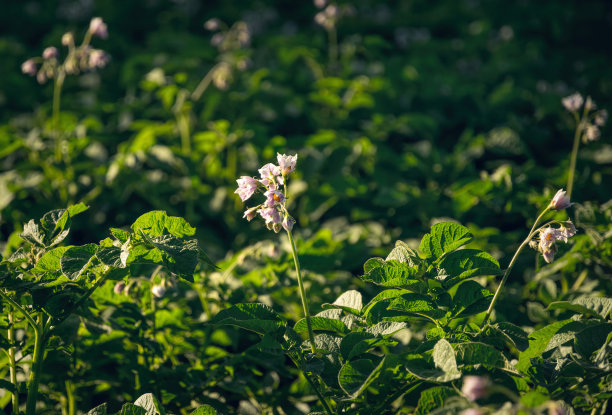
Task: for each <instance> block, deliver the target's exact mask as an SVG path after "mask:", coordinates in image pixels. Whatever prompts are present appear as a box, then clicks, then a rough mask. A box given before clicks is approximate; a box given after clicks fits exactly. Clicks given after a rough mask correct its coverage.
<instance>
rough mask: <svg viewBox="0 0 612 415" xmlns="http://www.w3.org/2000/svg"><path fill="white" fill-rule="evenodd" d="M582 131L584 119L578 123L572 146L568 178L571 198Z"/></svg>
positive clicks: (568, 195)
mask: <svg viewBox="0 0 612 415" xmlns="http://www.w3.org/2000/svg"><path fill="white" fill-rule="evenodd" d="M581 132H582V121H580V122H578V123H577V125H576V132H575V133H574V145H573V147H572V154H571V156H570V168H569V174H568V178H567V197H569V198H570V199H571V197H572V189H573V187H574V173H575V171H576V159H577V158H578V146H579V145H580V136H581V135H582V134H581Z"/></svg>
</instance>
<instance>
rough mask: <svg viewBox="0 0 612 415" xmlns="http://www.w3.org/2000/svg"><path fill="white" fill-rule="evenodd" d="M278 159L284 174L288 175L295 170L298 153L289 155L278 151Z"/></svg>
mask: <svg viewBox="0 0 612 415" xmlns="http://www.w3.org/2000/svg"><path fill="white" fill-rule="evenodd" d="M276 160H277V161H278V167H279V168H280V171H281V173H282V174H283V176H288V175H289V174H290V173H291V172H293V171H295V164H296V163H297V154H295V155H293V156H287V155H285V154H280V153H276Z"/></svg>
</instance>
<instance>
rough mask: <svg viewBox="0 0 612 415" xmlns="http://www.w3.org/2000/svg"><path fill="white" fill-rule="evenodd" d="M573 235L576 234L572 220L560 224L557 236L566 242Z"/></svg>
mask: <svg viewBox="0 0 612 415" xmlns="http://www.w3.org/2000/svg"><path fill="white" fill-rule="evenodd" d="M574 235H576V227H575V226H574V224H573V223H572V222H565V223H564V224H563V225H561V228H560V229H559V231H558V234H557V238H558V239H559V240H562V241H563V242H565V243H567V240H568V239H569V238H571V237H572V236H574Z"/></svg>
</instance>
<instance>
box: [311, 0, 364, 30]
mask: <svg viewBox="0 0 612 415" xmlns="http://www.w3.org/2000/svg"><path fill="white" fill-rule="evenodd" d="M314 5H315V6H316V7H317V8H318V9H321V11H319V12H318V13H317V14H315V17H314V21H315V23H317V24H318V25H320V26H323V27H324V28H325V30H327V31H329V30H333V29H334V28H335V27H336V25H337V23H338V20H340V19H341V18H342V17H343V16H348V15H352V14H354V13H355V10H354V9H353V8H352V7H351V6H344V7H342V8H340V7H338V5H336V4H333V3H329V4H328V2H327V0H314Z"/></svg>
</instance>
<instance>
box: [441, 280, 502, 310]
mask: <svg viewBox="0 0 612 415" xmlns="http://www.w3.org/2000/svg"><path fill="white" fill-rule="evenodd" d="M492 297H493V293H492V292H490V291H489V290H487V289H486V288H484V287H482V286H481V285H480V284H478V283H477V282H476V281H465V282H464V283H462V284H461V285H460V286H459V287H458V288H457V292H456V293H455V296H454V297H453V303H452V307H451V312H452V313H453V314H454V315H459V316H468V315H473V314H478V313H480V312H483V311H485V310H486V309H487V307H488V306H489V302H490V300H491V298H492Z"/></svg>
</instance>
